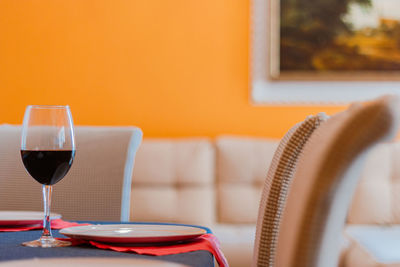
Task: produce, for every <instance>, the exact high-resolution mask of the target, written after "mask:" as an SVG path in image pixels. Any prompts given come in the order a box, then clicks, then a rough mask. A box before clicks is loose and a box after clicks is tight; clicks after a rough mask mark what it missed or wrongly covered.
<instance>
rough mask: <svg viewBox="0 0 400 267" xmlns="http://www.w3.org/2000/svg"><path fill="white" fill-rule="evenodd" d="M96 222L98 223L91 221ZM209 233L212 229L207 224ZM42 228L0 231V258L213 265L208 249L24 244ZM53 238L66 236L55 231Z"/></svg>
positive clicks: (36, 235) (34, 237) (33, 237)
mask: <svg viewBox="0 0 400 267" xmlns="http://www.w3.org/2000/svg"><path fill="white" fill-rule="evenodd" d="M91 223H93V224H97V223H98V222H91ZM201 228H203V229H206V230H207V232H208V233H210V230H209V229H208V228H206V227H201ZM40 234H41V231H23V232H2V233H0V261H6V260H17V259H31V258H62V257H124V258H128V257H136V258H148V259H158V260H165V261H171V262H178V263H182V264H185V265H189V266H196V267H197V266H198V267H203V266H204V267H207V266H214V257H213V255H212V254H211V253H210V252H208V251H205V250H199V251H194V252H188V253H180V254H173V255H165V256H148V255H138V254H135V253H126V252H116V251H112V250H103V249H98V248H94V247H92V246H90V245H81V246H71V247H61V248H31V247H24V246H22V245H21V243H22V242H24V241H30V240H34V239H37V238H39V237H40ZM53 236H54V237H65V236H63V235H61V234H59V233H58V231H57V230H53Z"/></svg>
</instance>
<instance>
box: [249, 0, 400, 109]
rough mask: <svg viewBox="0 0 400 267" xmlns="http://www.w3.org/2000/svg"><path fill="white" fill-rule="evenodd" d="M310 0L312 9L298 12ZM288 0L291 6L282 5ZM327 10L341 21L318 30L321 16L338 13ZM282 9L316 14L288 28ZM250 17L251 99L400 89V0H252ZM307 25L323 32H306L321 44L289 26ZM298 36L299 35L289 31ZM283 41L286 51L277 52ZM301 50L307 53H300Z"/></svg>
mask: <svg viewBox="0 0 400 267" xmlns="http://www.w3.org/2000/svg"><path fill="white" fill-rule="evenodd" d="M308 2H310V3H312V5H314V7H310V8H311V9H310V10H313V11H312V12H311V11H310V10H309V11H306V12H305V13H299V11H300V10H302V9H301V8H302V7H303V6H307V8H308V7H309V6H310V4H309V3H308ZM342 2H343V3H345V5H341V4H340V3H342ZM285 3H289V4H290V5H289V6H288V7H285ZM331 9H332V10H336V11H335V12H340V14H342V15H341V16H340V21H339V24H340V25H339V26H335V27H337V30H335V31H333V33H332V31H331V34H330V35H329V36H325V35H324V34H325V33H323V31H322V30H320V31H319V32H318V31H316V30H315V29H317V28H318V27H319V28H320V29H325V28H324V26H323V23H325V19H327V20H328V21H327V22H326V23H328V25H333V24H334V23H333V22H332V21H331V20H333V19H334V18H336V20H335V21H336V22H337V18H338V17H337V16H336V17H335V16H333V15H332V14H331V13H329V12H331V11H330V10H331ZM282 12H284V13H286V17H287V16H289V17H287V18H286V19H287V20H289V21H290V20H291V19H295V21H296V20H299V21H301V19H304V18H298V17H299V16H300V17H302V16H303V17H304V16H310V17H311V18H313V19H312V20H306V21H305V22H304V24H300V23H292V24H290V25H292V26H291V27H289V26H285V25H286V24H288V22H283V23H281V17H282V16H281V14H282ZM310 12H311V13H312V14H311V13H310ZM320 12H323V13H324V14H327V15H326V17H327V18H325V17H323V18H322V19H319V18H320V17H319V15H318V14H319V13H320ZM332 12H333V11H332ZM335 12H333V13H335ZM315 13H316V14H315ZM335 14H336V13H335ZM349 14H351V15H349ZM328 15H329V16H328ZM250 17H251V24H250V25H249V28H250V43H251V45H250V51H249V59H250V90H251V93H250V101H251V102H252V103H253V104H255V105H327V104H328V105H331V104H332V105H336V104H347V103H349V102H353V101H365V100H369V99H372V98H376V97H378V96H381V95H384V94H397V95H400V68H399V62H400V61H399V51H400V50H399V46H398V40H399V39H398V38H400V34H393V33H394V32H395V31H397V30H398V20H399V19H400V0H361V1H358V0H251V7H250ZM329 17H330V18H331V20H330V19H328V18H329ZM319 20H321V21H322V22H323V23H322V22H319ZM285 23H286V24H285ZM318 25H319V26H318ZM300 26H301V27H300ZM285 27H286V28H285ZM332 27H333V26H332ZM281 28H285V29H284V30H282V31H286V33H282V34H283V36H284V38H281ZM307 28H313V29H314V30H315V31H316V32H317V33H321V32H322V33H323V34H322V33H321V34H322V35H321V36H320V37H318V36H319V35H318V34H316V33H315V32H314V34H316V35H314V37H313V38H312V39H311V40H314V39H315V40H317V41H315V40H314V41H315V42H319V43H318V45H314V44H313V43H312V41H310V38H311V37H310V38H308V37H307V36H310V35H311V34H310V35H305V34H303V33H302V34H299V33H292V32H291V31H294V32H296V31H299V30H300V32H302V31H304V30H305V29H307ZM290 29H291V30H290ZM289 30H290V31H289ZM286 35H287V36H288V37H286ZM298 35H301V36H299V37H298V38H294V36H298ZM303 35H304V36H303ZM323 36H325V37H323ZM306 37H307V38H306ZM290 42H293V43H290ZM310 42H311V44H310ZM281 43H283V44H282V46H285V47H284V49H286V50H283V49H282V51H280V50H281ZM307 45H310V47H312V49H311V48H310V47H308V48H307ZM289 48H290V49H291V50H290V49H289ZM345 48H347V49H345ZM288 50H289V52H290V53H293V54H294V55H292V54H290V53H289V52H287V54H284V55H283V56H282V57H281V53H282V54H283V51H288ZM302 51H308V53H307V54H306V55H302V53H303V52H302ZM296 53H297V54H296Z"/></svg>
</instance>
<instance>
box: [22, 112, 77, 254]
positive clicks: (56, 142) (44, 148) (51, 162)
mask: <svg viewBox="0 0 400 267" xmlns="http://www.w3.org/2000/svg"><path fill="white" fill-rule="evenodd" d="M21 157H22V161H23V163H24V166H25V169H26V170H27V171H28V173H29V174H30V175H31V176H32V177H33V178H34V179H35V180H36V181H38V182H39V183H41V184H42V185H43V204H44V219H43V232H42V236H41V237H40V238H39V239H38V240H34V241H29V242H24V243H23V245H24V246H29V247H46V248H48V247H65V246H69V245H71V243H70V242H68V241H61V240H57V239H54V238H53V236H52V234H51V225H50V204H51V192H52V185H54V184H56V183H57V182H59V181H60V180H61V179H62V178H64V176H65V175H66V174H67V172H68V171H69V169H70V167H71V164H72V161H73V160H74V157H75V140H74V127H73V123H72V116H71V111H70V109H69V107H68V106H50V105H49V106H45V105H43V106H42V105H40V106H39V105H31V106H28V107H27V108H26V110H25V116H24V122H23V125H22V135H21Z"/></svg>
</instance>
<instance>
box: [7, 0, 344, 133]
mask: <svg viewBox="0 0 400 267" xmlns="http://www.w3.org/2000/svg"><path fill="white" fill-rule="evenodd" d="M248 50H249V1H245V0H235V1H232V0H221V1H214V0H201V1H194V0H192V1H190V0H168V1H165V0H145V1H143V0H68V1H65V0H18V1H15V0H2V1H0V90H1V96H0V123H14V124H15V123H21V121H22V116H23V112H24V108H25V106H26V105H28V104H69V105H70V106H71V109H72V112H73V117H74V120H75V124H81V125H82V124H83V125H137V126H139V127H141V128H142V129H143V131H144V134H145V136H146V137H166V136H172V137H178V136H192V135H196V136H203V135H206V136H211V137H213V136H216V135H219V134H240V135H257V136H271V137H280V136H281V135H282V134H283V133H284V132H285V131H286V130H287V129H288V128H289V127H290V126H291V125H293V124H294V123H296V122H297V121H300V120H302V119H304V117H305V116H307V115H308V114H313V113H317V112H319V111H325V112H327V113H333V112H337V111H339V110H341V109H342V108H341V107H271V106H270V107H268V106H263V107H255V106H252V105H251V104H250V102H249V86H248V84H249V71H248V68H249V63H248V61H249V56H248Z"/></svg>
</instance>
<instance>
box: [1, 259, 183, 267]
mask: <svg viewBox="0 0 400 267" xmlns="http://www.w3.org/2000/svg"><path fill="white" fill-rule="evenodd" d="M0 266H9V267H25V266H31V267H53V266H57V267H70V266H74V267H110V266H143V267H147V266H148V267H185V265H181V264H178V263H173V262H165V261H158V260H149V259H137V258H131V259H127V258H34V259H29V260H15V261H5V262H1V263H0Z"/></svg>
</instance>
